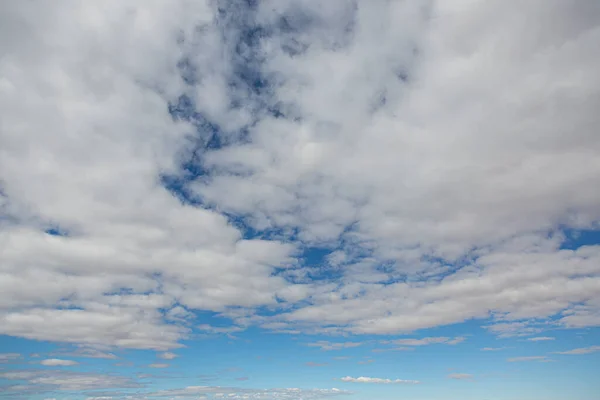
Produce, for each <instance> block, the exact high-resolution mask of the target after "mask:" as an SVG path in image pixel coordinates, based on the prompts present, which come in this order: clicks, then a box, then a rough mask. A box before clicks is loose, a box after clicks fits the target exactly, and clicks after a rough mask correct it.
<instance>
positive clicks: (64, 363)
mask: <svg viewBox="0 0 600 400" xmlns="http://www.w3.org/2000/svg"><path fill="white" fill-rule="evenodd" d="M40 364H42V365H45V366H48V367H68V366H71V365H77V364H79V363H78V362H77V361H73V360H61V359H60V358H48V359H46V360H42V361H40Z"/></svg>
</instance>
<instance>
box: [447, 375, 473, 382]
mask: <svg viewBox="0 0 600 400" xmlns="http://www.w3.org/2000/svg"><path fill="white" fill-rule="evenodd" d="M448 378H450V379H456V380H459V381H468V380H472V379H473V375H471V374H459V373H454V374H450V375H448Z"/></svg>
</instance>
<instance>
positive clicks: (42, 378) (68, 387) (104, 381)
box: [0, 369, 141, 394]
mask: <svg viewBox="0 0 600 400" xmlns="http://www.w3.org/2000/svg"><path fill="white" fill-rule="evenodd" d="M0 378H2V379H7V380H24V381H26V382H27V385H26V386H24V387H23V388H22V389H20V390H19V391H18V393H19V394H23V393H28V392H52V391H55V390H60V391H80V390H100V389H111V388H116V389H119V388H139V387H140V386H141V385H140V384H139V383H137V382H135V381H133V380H131V379H129V378H126V377H122V376H115V375H107V374H94V373H83V372H70V371H63V370H35V369H29V370H12V371H7V372H0ZM8 393H10V391H9V392H8Z"/></svg>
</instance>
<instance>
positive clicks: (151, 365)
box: [148, 363, 169, 368]
mask: <svg viewBox="0 0 600 400" xmlns="http://www.w3.org/2000/svg"><path fill="white" fill-rule="evenodd" d="M148 367H150V368H169V364H162V363H154V364H150V365H148Z"/></svg>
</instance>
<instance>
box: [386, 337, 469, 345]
mask: <svg viewBox="0 0 600 400" xmlns="http://www.w3.org/2000/svg"><path fill="white" fill-rule="evenodd" d="M465 340H466V338H465V337H464V336H457V337H454V338H449V337H445V336H440V337H424V338H422V339H396V340H386V341H382V342H381V343H383V344H390V343H392V344H397V345H400V346H427V345H430V344H449V345H456V344H459V343H462V342H464V341H465Z"/></svg>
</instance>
